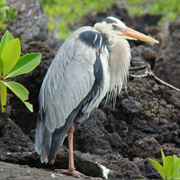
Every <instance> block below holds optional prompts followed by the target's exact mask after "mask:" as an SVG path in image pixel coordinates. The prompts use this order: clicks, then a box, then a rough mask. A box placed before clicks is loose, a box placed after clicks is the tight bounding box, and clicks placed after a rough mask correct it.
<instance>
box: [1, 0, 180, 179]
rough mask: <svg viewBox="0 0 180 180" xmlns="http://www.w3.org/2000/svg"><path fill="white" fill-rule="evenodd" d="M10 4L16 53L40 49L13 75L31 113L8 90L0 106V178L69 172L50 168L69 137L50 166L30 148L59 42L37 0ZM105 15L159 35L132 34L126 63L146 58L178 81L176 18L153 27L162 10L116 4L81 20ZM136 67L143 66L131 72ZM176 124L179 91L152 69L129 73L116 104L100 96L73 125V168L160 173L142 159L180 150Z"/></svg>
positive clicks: (89, 172)
mask: <svg viewBox="0 0 180 180" xmlns="http://www.w3.org/2000/svg"><path fill="white" fill-rule="evenodd" d="M8 3H9V4H10V5H11V6H12V7H13V8H14V9H16V10H17V11H18V13H19V16H18V18H17V19H16V20H15V21H14V22H12V23H10V25H9V30H10V31H11V32H12V33H13V34H16V35H17V36H21V37H22V40H23V46H22V48H23V52H22V54H25V53H28V52H41V53H42V61H41V64H40V65H39V66H38V67H37V68H36V69H35V70H34V71H33V72H32V73H30V74H27V75H24V76H21V77H17V78H16V79H14V80H16V81H18V82H20V83H22V84H23V85H24V86H25V87H26V88H27V89H28V90H29V91H30V97H29V101H30V102H31V103H32V104H33V105H34V113H30V112H29V111H28V110H27V109H26V108H25V107H24V105H23V104H22V103H21V102H20V101H19V100H18V99H17V98H16V97H14V95H9V104H8V106H7V108H6V112H5V113H0V142H1V143H0V179H51V178H52V179H67V180H71V179H74V178H73V177H70V176H65V175H60V174H57V173H56V172H55V171H54V170H55V169H57V168H67V166H68V151H67V140H65V143H64V145H63V146H62V147H61V148H60V149H59V152H58V155H57V159H56V163H55V164H54V165H48V164H47V165H45V164H41V163H40V160H39V157H38V155H37V154H36V152H35V149H34V136H35V127H36V121H37V112H38V93H39V89H40V86H41V83H42V80H43V77H44V76H45V73H46V71H47V69H48V67H49V65H50V64H51V61H52V59H53V57H54V55H55V53H56V52H57V48H59V46H60V45H61V44H62V41H61V40H58V39H55V38H52V36H50V35H49V32H48V28H47V19H46V15H45V14H44V12H43V11H42V8H41V6H40V5H39V2H38V1H37V0H32V1H24V0H16V1H15V0H13V1H12V0H8ZM108 15H111V16H115V17H117V18H119V19H121V20H123V21H125V22H126V24H127V25H128V26H129V27H132V28H134V29H136V30H138V31H141V32H143V33H146V32H148V33H149V34H151V35H152V36H154V37H155V38H156V39H158V40H159V41H160V44H158V45H150V44H146V43H142V42H139V41H133V42H132V41H130V44H131V47H132V66H137V65H142V64H144V63H149V64H150V65H151V68H152V70H153V71H154V72H155V74H156V75H158V77H159V78H162V79H163V80H165V81H167V82H168V83H170V84H172V85H174V86H176V87H180V74H179V73H180V71H179V69H180V63H179V61H180V59H179V58H180V22H179V21H176V22H172V23H170V25H169V29H163V28H160V27H157V22H158V20H159V19H160V18H161V15H150V14H145V15H143V16H140V17H131V16H129V14H128V11H127V10H126V9H125V8H122V7H118V6H116V5H114V6H112V7H111V8H109V9H108V10H107V11H106V12H103V13H91V14H87V15H85V16H84V17H83V18H82V22H83V24H84V25H93V24H94V23H95V22H96V21H97V20H99V19H100V18H102V17H106V16H108ZM75 28H76V27H75ZM50 37H51V38H50ZM142 73H144V70H138V71H135V70H132V71H130V74H142ZM179 125H180V92H178V91H176V90H173V89H171V88H169V87H167V86H166V85H163V84H161V83H160V82H158V81H156V80H155V79H154V78H153V77H151V76H147V77H144V78H138V77H136V78H132V77H131V76H130V78H129V82H128V88H127V90H123V92H122V94H121V96H119V97H118V98H117V103H116V106H115V108H114V109H112V107H111V106H108V107H104V102H102V103H101V104H100V106H99V108H98V109H96V110H95V111H94V112H93V113H92V114H91V116H90V118H89V119H88V120H87V121H85V122H83V123H81V124H78V125H76V131H75V138H74V141H75V142H74V148H75V165H76V169H77V170H78V171H80V172H82V173H84V174H85V175H86V176H87V177H84V178H81V179H101V178H105V175H104V174H103V171H102V169H103V168H102V167H104V168H107V169H109V170H110V172H109V175H108V178H109V179H159V178H160V176H159V175H158V173H157V172H156V170H155V169H154V168H153V166H152V165H151V164H150V162H149V161H148V160H147V158H148V157H151V158H153V159H158V160H160V149H163V150H164V152H165V154H166V155H173V154H176V155H177V156H180V148H179V147H180V130H179ZM102 165H103V166H102ZM90 177H94V178H90ZM95 177H96V178H95Z"/></svg>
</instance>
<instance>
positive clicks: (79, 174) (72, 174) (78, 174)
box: [56, 169, 85, 178]
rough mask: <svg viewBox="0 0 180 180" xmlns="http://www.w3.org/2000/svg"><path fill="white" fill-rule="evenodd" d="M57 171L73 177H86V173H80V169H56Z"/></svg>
mask: <svg viewBox="0 0 180 180" xmlns="http://www.w3.org/2000/svg"><path fill="white" fill-rule="evenodd" d="M56 172H57V173H59V174H66V175H71V176H73V177H76V178H80V177H85V175H84V174H82V173H80V172H79V171H76V170H75V169H71V170H69V169H56Z"/></svg>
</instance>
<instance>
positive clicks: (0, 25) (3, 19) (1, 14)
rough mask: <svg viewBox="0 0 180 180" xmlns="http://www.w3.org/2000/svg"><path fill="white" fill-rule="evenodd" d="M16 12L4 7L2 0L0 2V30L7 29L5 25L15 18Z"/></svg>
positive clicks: (4, 3)
mask: <svg viewBox="0 0 180 180" xmlns="http://www.w3.org/2000/svg"><path fill="white" fill-rule="evenodd" d="M17 15H18V13H17V11H14V10H13V9H12V8H11V7H9V6H6V2H5V1H4V0H0V30H5V29H7V23H8V22H10V21H12V20H14V19H16V18H17Z"/></svg>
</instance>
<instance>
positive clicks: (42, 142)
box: [35, 109, 79, 164]
mask: <svg viewBox="0 0 180 180" xmlns="http://www.w3.org/2000/svg"><path fill="white" fill-rule="evenodd" d="M78 112H79V111H78V109H75V110H74V111H72V113H71V114H70V115H69V116H68V118H67V119H66V123H65V124H64V126H62V127H60V128H58V129H55V131H54V132H50V131H49V130H48V128H47V127H45V126H44V121H42V120H41V119H39V120H38V122H37V128H36V140H35V149H36V151H37V153H38V154H39V155H40V156H41V162H42V163H48V162H50V163H52V164H53V163H54V162H55V159H56V155H57V152H58V148H59V147H60V146H61V145H62V143H63V142H64V139H65V137H66V134H67V132H68V130H69V128H70V126H71V125H72V123H73V121H74V119H75V118H76V116H77V114H78Z"/></svg>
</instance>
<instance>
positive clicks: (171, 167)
mask: <svg viewBox="0 0 180 180" xmlns="http://www.w3.org/2000/svg"><path fill="white" fill-rule="evenodd" d="M161 157H162V163H163V165H161V164H160V163H158V162H157V161H155V160H153V159H151V158H148V160H149V161H150V162H151V163H152V164H153V166H154V167H155V168H156V170H157V171H158V172H159V174H160V175H161V177H162V178H163V179H164V180H170V179H171V180H173V179H174V180H176V179H180V158H178V157H177V156H176V155H173V156H165V155H164V152H163V151H162V150H161Z"/></svg>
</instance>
